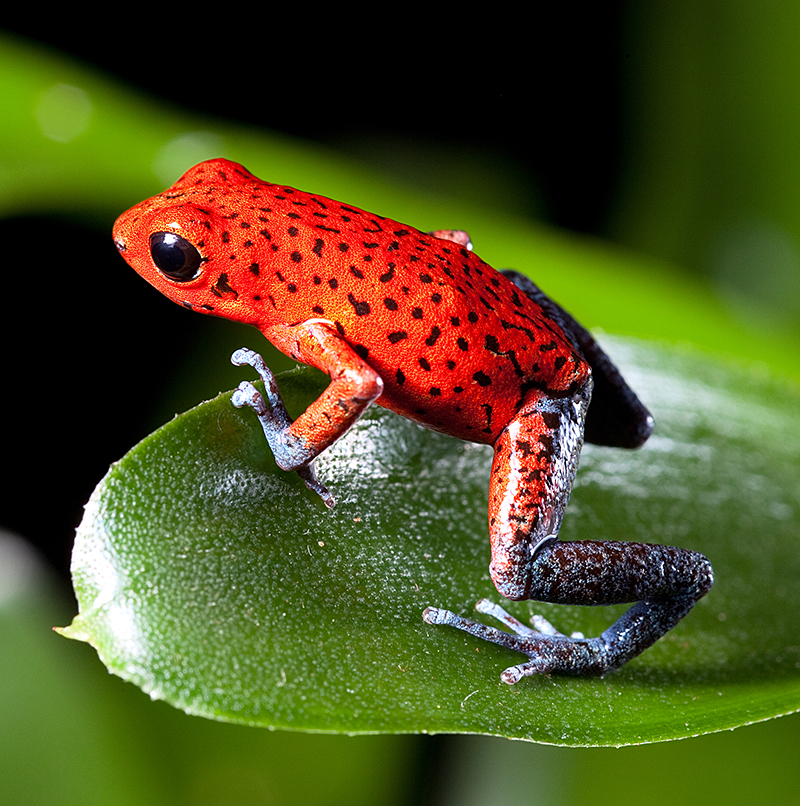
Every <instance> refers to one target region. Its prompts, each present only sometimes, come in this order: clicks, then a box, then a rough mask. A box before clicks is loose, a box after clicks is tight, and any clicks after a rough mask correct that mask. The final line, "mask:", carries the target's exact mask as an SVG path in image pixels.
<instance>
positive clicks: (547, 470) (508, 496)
mask: <svg viewBox="0 0 800 806" xmlns="http://www.w3.org/2000/svg"><path fill="white" fill-rule="evenodd" d="M588 397H589V390H588V389H584V390H583V391H582V392H581V393H579V394H578V395H577V396H576V397H574V398H561V399H556V400H550V399H547V398H546V397H545V396H544V395H542V394H540V393H535V394H534V395H533V397H532V398H531V400H530V401H529V402H528V403H527V404H526V405H525V406H523V408H522V409H521V410H520V412H519V415H518V416H517V417H516V418H515V420H514V421H513V422H512V423H511V424H510V425H509V427H508V428H507V429H506V431H505V432H504V433H503V434H502V435H501V437H500V439H499V440H498V442H497V444H496V446H495V459H494V464H493V466H492V482H491V494H490V509H489V524H490V531H491V538H492V564H491V575H492V579H493V581H494V583H495V586H496V587H497V589H498V590H499V591H500V593H502V594H503V595H504V596H506V597H508V598H510V599H535V600H538V601H542V602H552V603H556V604H572V605H576V604H577V605H609V604H619V603H626V602H636V604H634V606H633V607H632V608H630V609H629V610H628V611H627V612H626V613H625V614H624V615H623V616H622V617H621V618H620V619H619V620H618V621H617V622H616V623H615V624H613V625H612V626H611V627H610V628H609V629H608V630H606V631H605V632H604V633H603V634H602V635H600V636H598V637H596V638H591V639H587V638H583V637H579V636H565V635H561V634H560V633H557V632H556V631H555V630H553V629H552V628H549V629H547V628H545V627H543V626H541V625H542V622H539V623H538V624H537V625H536V626H537V627H538V629H537V630H531V629H529V628H527V627H523V625H521V624H519V622H517V621H516V620H514V619H512V618H511V617H510V616H508V614H506V613H505V612H504V611H502V610H500V609H499V608H498V609H492V608H489V609H487V608H486V607H485V606H484V607H481V608H479V609H481V610H482V612H488V613H489V614H490V615H493V616H495V617H496V618H499V619H500V620H501V622H502V623H504V624H505V625H506V626H507V627H510V628H511V629H512V630H513V634H512V633H508V632H505V631H502V630H498V629H496V628H493V627H487V626H486V625H484V624H480V623H478V622H474V621H472V620H470V619H465V618H463V617H461V616H458V615H456V614H454V613H451V612H450V611H448V610H441V609H438V608H428V610H427V611H426V612H425V614H424V618H425V620H426V621H427V622H429V623H431V624H446V625H449V626H452V627H457V628H458V629H462V630H465V631H467V632H469V633H471V634H473V635H476V636H478V637H479V638H483V639H485V640H487V641H491V642H493V643H496V644H499V645H501V646H505V647H509V648H511V649H515V650H517V651H519V652H522V653H524V654H525V655H527V656H528V658H529V660H528V662H527V663H522V664H520V665H518V666H514V667H511V668H510V669H507V670H506V671H505V672H504V673H503V676H502V678H503V680H504V681H505V682H507V683H515V682H517V680H519V679H520V678H521V677H523V676H525V675H531V674H541V673H549V672H556V673H559V674H569V675H603V674H605V673H606V672H609V671H612V670H613V669H617V668H619V667H620V666H622V665H623V664H624V663H626V662H627V661H629V660H630V659H631V658H633V657H635V656H636V655H638V654H639V653H641V652H643V651H644V650H645V649H647V648H648V647H649V646H651V645H652V644H654V643H655V642H656V641H657V640H658V639H659V638H660V637H661V636H662V635H664V634H665V633H666V632H668V631H669V630H670V629H672V627H674V626H675V625H676V624H677V623H678V621H680V620H681V619H682V618H683V617H684V616H685V615H686V614H687V613H688V612H689V610H691V608H692V607H693V606H694V604H695V603H696V602H697V601H698V600H699V599H700V598H701V597H702V596H703V595H704V594H705V593H707V592H708V590H709V589H710V587H711V584H712V582H713V572H712V570H711V565H710V564H709V562H708V560H707V559H706V558H705V557H704V556H703V555H701V554H698V553H697V552H693V551H687V550H684V549H679V548H673V547H670V546H655V545H647V544H643V543H624V542H619V541H592V540H578V541H570V542H562V541H559V540H558V539H557V535H558V529H559V527H560V525H561V518H562V516H563V512H564V507H565V506H566V503H567V499H568V498H569V492H570V489H571V486H572V480H573V477H574V474H575V469H576V467H577V459H578V452H579V450H580V442H581V437H582V427H583V417H584V416H585V411H586V406H587V404H588ZM548 627H549V625H548Z"/></svg>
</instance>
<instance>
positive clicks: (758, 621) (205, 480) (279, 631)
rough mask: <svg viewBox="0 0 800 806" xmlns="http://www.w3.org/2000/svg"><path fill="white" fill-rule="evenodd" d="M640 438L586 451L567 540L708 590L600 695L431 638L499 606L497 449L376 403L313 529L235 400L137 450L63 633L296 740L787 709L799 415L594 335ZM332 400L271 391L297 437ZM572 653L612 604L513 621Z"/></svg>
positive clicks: (796, 665) (662, 352) (686, 361)
mask: <svg viewBox="0 0 800 806" xmlns="http://www.w3.org/2000/svg"><path fill="white" fill-rule="evenodd" d="M604 342H605V343H606V345H607V347H608V349H609V351H610V353H611V354H612V355H613V356H614V358H615V359H617V361H618V363H619V364H620V366H621V368H622V369H623V370H624V372H625V374H626V377H628V379H629V380H630V381H631V383H632V385H633V387H634V388H635V389H637V391H639V392H640V393H641V396H642V397H643V399H644V400H645V401H646V403H647V404H648V406H650V408H651V409H652V411H653V412H654V414H655V416H656V432H655V434H654V436H653V437H652V438H651V439H650V441H649V442H648V443H647V445H646V446H645V447H644V448H643V449H642V450H639V451H633V452H631V451H623V450H613V449H608V448H596V447H593V446H587V447H586V448H584V452H583V456H582V461H581V468H580V470H579V472H578V480H577V484H576V487H575V490H574V494H573V497H572V501H571V503H570V507H569V509H568V512H567V517H566V519H565V524H564V528H563V530H562V536H563V537H564V538H566V539H580V538H602V537H605V538H616V539H626V540H639V541H649V542H660V543H667V544H673V545H680V546H685V547H687V548H693V549H697V550H699V551H702V552H704V553H705V554H707V555H708V556H709V558H710V559H711V560H712V562H713V563H714V567H715V571H716V580H717V581H716V585H715V587H714V589H713V590H712V591H711V593H710V594H709V595H708V596H707V597H706V598H705V599H703V600H702V601H701V602H700V603H699V604H698V605H697V607H696V608H695V609H694V610H693V611H692V613H690V615H689V616H688V617H687V618H686V619H685V620H684V621H683V622H682V623H681V624H680V625H678V627H677V628H676V629H675V630H673V631H672V633H670V634H669V635H668V636H667V637H665V638H664V639H663V640H661V641H660V642H659V643H658V644H657V645H656V646H655V647H653V648H652V649H651V650H649V651H647V652H646V653H644V654H643V655H642V656H640V657H639V658H637V659H635V660H634V661H632V662H631V663H629V664H628V665H627V666H626V667H624V668H623V669H622V670H620V671H618V672H616V673H614V674H611V675H609V676H607V677H606V678H604V679H571V678H560V677H555V676H553V677H534V678H528V679H525V680H523V681H522V682H520V683H519V684H517V685H516V686H506V685H505V684H503V683H502V682H500V678H499V675H500V672H501V671H502V670H503V669H504V668H505V667H507V666H509V665H512V664H514V663H517V662H519V661H520V659H521V656H520V655H518V654H516V653H513V652H510V651H508V650H504V649H501V648H499V647H496V646H493V645H489V644H486V643H484V642H481V641H479V640H477V639H474V638H472V637H470V636H467V635H464V634H462V633H460V632H458V631H456V630H452V629H448V628H445V627H433V626H428V625H426V624H424V623H423V622H422V619H421V613H422V611H423V609H424V608H425V607H426V606H427V605H438V606H446V607H448V608H450V609H454V610H456V611H460V612H464V613H471V612H472V607H473V605H474V602H475V601H476V600H477V599H479V598H480V597H483V596H488V597H490V598H493V599H495V600H497V599H498V596H497V593H496V592H495V591H494V588H493V586H492V584H491V582H490V580H489V576H488V571H487V566H488V560H489V547H488V539H487V525H486V506H487V500H486V499H487V488H488V472H489V464H490V460H491V451H490V449H489V448H487V447H486V446H476V445H472V444H467V443H462V442H458V441H456V440H453V439H450V438H447V437H444V436H442V435H439V434H435V433H432V432H430V431H426V430H424V429H422V428H420V427H418V426H416V425H414V424H413V423H410V422H408V421H406V420H403V419H401V418H399V417H397V416H395V415H393V414H391V413H388V412H386V411H384V410H381V409H378V408H377V407H374V408H373V410H371V411H370V412H369V413H368V414H367V416H365V417H364V418H363V420H362V421H361V422H360V423H359V424H358V425H357V427H356V428H354V429H353V430H352V431H351V433H350V434H348V435H347V436H346V437H345V438H344V439H342V440H341V441H340V442H339V443H338V444H337V445H335V446H334V447H333V448H332V449H330V450H329V451H328V452H327V453H326V454H325V455H323V457H322V458H321V459H320V460H319V462H318V471H319V475H320V476H321V478H322V479H323V480H324V481H325V483H326V484H327V485H328V486H329V488H330V489H331V490H332V491H333V493H334V494H335V495H336V497H337V502H338V503H337V506H336V507H335V508H334V509H333V510H330V511H329V510H326V509H325V507H324V506H323V505H322V503H321V502H320V501H319V500H318V499H317V498H316V497H315V496H314V495H313V494H312V493H310V492H309V491H307V490H306V489H305V487H304V486H303V484H302V482H301V481H300V480H299V479H298V477H297V476H296V475H295V474H293V473H284V472H282V471H279V470H277V469H276V467H275V465H274V462H273V461H272V458H271V455H270V453H269V450H268V448H267V446H266V444H265V442H264V439H263V436H262V434H261V431H260V429H259V427H258V425H257V423H256V421H255V418H254V416H253V415H252V412H250V411H249V410H237V409H235V408H234V407H233V406H231V405H230V401H229V397H230V395H229V394H224V395H220V396H219V397H217V398H215V399H214V400H211V401H209V402H207V403H204V404H202V405H201V406H198V407H197V408H195V409H193V410H191V411H189V412H187V413H186V414H184V415H181V416H179V417H176V418H175V419H174V420H173V421H172V422H170V423H169V424H167V425H166V426H164V427H163V428H161V429H160V430H158V431H157V432H156V433H154V434H153V435H151V436H150V437H149V438H147V439H145V440H144V441H143V442H142V443H140V444H139V445H138V446H136V447H135V448H134V449H133V450H132V451H130V453H128V454H127V456H125V457H124V458H123V459H122V460H121V461H120V462H119V463H118V464H116V465H115V466H114V467H112V468H111V470H110V471H109V473H108V475H107V476H106V478H105V479H104V480H103V481H102V482H101V484H100V485H99V486H98V488H97V490H96V491H95V493H94V495H93V497H92V499H91V501H90V502H89V504H88V506H87V510H86V515H85V518H84V521H83V523H82V524H81V526H80V528H79V531H78V535H77V540H76V544H75V551H74V556H73V578H74V584H75V589H76V592H77V595H78V599H79V604H80V613H79V615H78V616H77V617H76V618H75V620H74V621H73V623H72V625H71V626H70V627H67V628H65V629H64V633H65V634H66V635H68V636H69V637H72V638H77V639H80V640H85V641H88V642H90V643H91V644H92V645H93V646H95V647H96V649H97V651H98V653H99V655H100V657H101V658H102V660H103V662H104V663H105V664H106V665H107V667H108V668H109V669H110V670H111V671H112V672H114V673H116V674H118V675H120V676H121V677H123V678H125V679H126V680H130V681H132V682H134V683H135V684H136V685H137V686H139V687H141V688H142V689H143V690H144V691H146V692H148V693H149V694H150V695H151V696H152V697H154V698H159V699H164V700H166V701H168V702H170V703H172V704H173V705H175V706H177V707H179V708H182V709H184V710H186V711H187V712H189V713H193V714H199V715H203V716H207V717H213V718H217V719H223V720H231V721H236V722H242V723H247V724H254V725H264V726H270V727H280V728H292V729H299V730H309V731H341V732H349V733H359V732H415V731H425V732H445V731H446V732H474V733H486V734H499V735H503V736H508V737H515V738H521V739H528V740H533V741H539V742H549V743H555V744H564V745H619V744H629V743H638V742H649V741H658V740H663V739H669V738H676V737H682V736H690V735H695V734H701V733H707V732H711V731H718V730H723V729H725V728H731V727H734V726H737V725H742V724H747V723H750V722H754V721H758V720H762V719H766V718H769V717H772V716H776V715H779V714H784V713H788V712H790V711H794V710H797V709H799V708H800V630H799V629H798V626H797V619H796V614H797V612H798V611H799V610H800V586H798V585H797V579H798V578H800V463H798V456H800V397H798V393H797V391H796V390H795V389H793V388H790V387H787V386H784V385H780V384H778V383H776V382H774V381H772V380H770V379H769V378H768V377H767V376H765V375H764V374H761V375H758V374H754V373H753V372H748V371H745V370H742V369H739V368H735V367H731V366H726V365H720V364H716V363H714V362H712V361H710V360H709V359H707V358H703V357H699V356H696V355H687V354H683V353H679V352H677V351H675V350H672V349H667V348H663V347H657V346H654V345H653V344H647V343H633V342H624V341H621V340H616V339H610V338H606V339H604ZM324 382H325V379H321V377H320V376H319V375H318V374H316V373H312V372H311V371H307V370H303V371H298V372H292V373H288V374H286V375H284V376H282V377H281V378H280V380H279V383H280V386H281V389H282V392H283V394H284V397H285V399H286V401H287V405H288V406H289V408H290V411H292V412H293V413H294V414H295V415H296V414H297V412H299V411H300V410H302V409H303V408H304V407H305V406H306V405H308V403H309V402H310V401H311V400H312V399H313V398H314V397H315V396H316V395H317V394H318V393H319V391H320V390H321V388H322V386H323V385H324ZM508 609H509V610H510V611H511V612H513V613H514V614H515V615H517V616H518V617H520V618H522V619H527V618H528V617H529V616H530V614H531V613H534V612H538V613H542V614H543V615H545V616H546V617H547V618H549V619H550V620H552V621H553V622H554V623H555V625H556V626H557V627H559V628H561V629H564V630H566V631H571V630H582V631H583V632H584V633H587V634H597V633H598V632H600V631H602V630H603V629H604V628H605V627H606V626H607V625H608V624H609V623H610V621H611V620H612V618H614V617H616V614H618V613H619V612H621V608H579V607H563V606H561V607H559V606H552V605H539V604H535V603H531V602H520V603H512V604H509V605H508Z"/></svg>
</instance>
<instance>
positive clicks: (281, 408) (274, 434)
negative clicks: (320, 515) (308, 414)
mask: <svg viewBox="0 0 800 806" xmlns="http://www.w3.org/2000/svg"><path fill="white" fill-rule="evenodd" d="M231 362H232V363H233V364H235V365H236V366H251V367H253V369H255V370H256V372H258V374H259V375H260V376H261V380H262V381H263V382H264V389H265V391H266V393H267V399H266V400H265V399H264V396H263V395H262V394H261V393H260V392H259V391H258V389H256V388H255V386H253V384H252V383H250V382H249V381H242V382H241V383H240V384H239V387H238V388H237V389H236V390H234V392H233V395H232V396H231V403H233V405H234V406H236V407H237V408H244V407H246V406H249V407H250V408H251V409H253V411H254V412H255V413H256V416H257V417H258V421H259V423H261V428H262V430H263V431H264V436H265V437H266V439H267V443H268V444H269V447H270V449H271V450H272V453H273V455H274V457H275V462H276V464H277V465H278V467H280V468H281V469H282V470H294V471H295V472H296V473H297V475H298V476H300V478H301V479H302V480H303V481H304V482H305V484H306V486H307V487H308V488H309V489H310V490H313V491H314V492H315V493H317V495H319V497H320V498H322V500H323V502H324V503H325V506H327V507H332V506H334V504H335V500H334V498H333V495H331V493H330V492H329V491H328V489H327V488H326V487H325V485H323V484H322V482H320V480H319V479H318V478H317V474H316V472H315V470H314V464H313V461H312V459H313V457H314V456H315V455H316V453H315V452H313V451H311V450H309V449H308V446H306V445H304V444H303V441H302V440H301V439H299V438H297V437H295V436H294V435H292V434H291V432H290V431H289V426H290V425H291V424H292V419H291V417H289V413H288V412H287V411H286V406H285V405H284V403H283V399H282V398H281V395H280V392H279V391H278V384H277V383H276V381H275V375H274V374H273V372H272V370H271V369H270V368H269V367H268V366H267V365H266V364H265V363H264V359H263V358H262V357H261V356H260V355H259V354H258V353H256V352H254V351H253V350H248V349H247V348H242V349H240V350H236V352H235V353H233V355H232V356H231Z"/></svg>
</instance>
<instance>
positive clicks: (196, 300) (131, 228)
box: [114, 159, 259, 322]
mask: <svg viewBox="0 0 800 806" xmlns="http://www.w3.org/2000/svg"><path fill="white" fill-rule="evenodd" d="M253 182H258V180H257V179H256V177H254V176H253V175H252V174H251V173H250V172H249V171H247V170H246V169H244V168H243V167H242V166H241V165H238V164H237V163H235V162H230V161H229V160H224V159H215V160H209V161H207V162H202V163H200V164H199V165H196V166H195V167H194V168H192V169H191V170H190V171H187V173H185V174H184V175H183V176H182V177H181V178H180V179H179V180H178V181H177V182H176V183H175V184H174V185H173V186H172V187H171V188H169V189H168V190H165V191H164V192H163V193H160V194H159V195H158V196H154V197H153V198H152V199H148V200H147V201H144V202H142V203H141V204H137V205H136V206H135V207H132V208H131V209H130V210H128V211H127V212H126V213H123V214H122V215H121V216H120V217H119V218H118V219H117V221H116V223H115V224H114V243H115V244H116V246H117V249H118V250H119V252H120V254H121V255H122V256H123V257H124V258H125V260H126V261H127V262H128V263H129V264H130V265H131V266H132V267H133V268H134V269H135V270H136V271H137V272H138V273H139V274H140V275H141V276H142V277H144V279H145V280H147V281H148V282H149V283H150V284H151V285H153V286H155V287H156V288H157V289H158V290H159V291H161V292H162V293H163V294H165V295H166V296H167V297H169V298H170V299H171V300H173V301H175V302H177V303H179V304H180V305H183V306H184V307H187V308H191V309H192V310H196V311H200V312H201V313H210V314H214V315H216V316H224V317H226V318H232V319H237V320H239V321H244V322H250V317H249V316H248V307H249V306H248V302H247V300H246V299H245V298H246V297H247V295H246V294H245V292H244V289H245V288H246V287H247V286H248V285H250V284H252V280H253V275H254V274H257V273H258V267H257V264H254V263H253V261H252V260H250V259H248V251H249V250H250V247H252V244H253V241H255V240H256V239H257V238H258V237H259V235H258V231H257V230H256V231H254V232H253V231H250V229H249V225H247V228H245V224H244V223H243V222H241V221H237V218H239V213H238V210H239V208H240V204H241V199H242V197H243V194H247V192H248V190H247V188H248V185H250V184H251V183H253ZM254 266H255V268H254Z"/></svg>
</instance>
